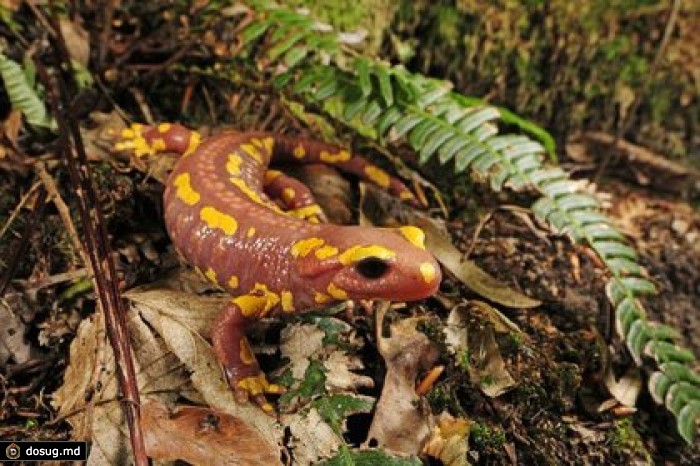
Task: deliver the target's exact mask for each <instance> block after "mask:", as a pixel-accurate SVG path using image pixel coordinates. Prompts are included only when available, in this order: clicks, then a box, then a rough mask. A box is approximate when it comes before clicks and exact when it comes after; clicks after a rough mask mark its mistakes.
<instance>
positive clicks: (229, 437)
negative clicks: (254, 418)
mask: <svg viewBox="0 0 700 466" xmlns="http://www.w3.org/2000/svg"><path fill="white" fill-rule="evenodd" d="M141 414H142V425H143V430H144V441H145V443H146V451H147V452H148V456H149V457H151V458H153V459H154V460H165V461H174V460H183V461H187V462H188V463H191V464H211V465H251V466H255V465H261V466H262V465H264V466H268V465H273V464H279V463H280V458H279V450H278V449H277V448H272V447H271V446H270V444H269V443H267V442H266V441H264V439H263V438H262V437H260V435H259V433H258V432H257V431H256V430H255V429H251V428H250V426H248V425H247V424H245V423H244V422H242V421H241V420H240V419H237V418H235V417H233V416H230V415H227V414H222V413H218V412H216V411H213V410H211V409H207V408H202V407H196V406H182V407H178V408H176V409H174V410H168V408H167V407H166V406H165V405H163V404H160V403H158V402H155V401H149V402H147V403H145V404H144V405H143V406H142V408H141Z"/></svg>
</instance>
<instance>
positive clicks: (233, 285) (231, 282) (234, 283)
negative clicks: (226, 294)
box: [228, 275, 239, 289]
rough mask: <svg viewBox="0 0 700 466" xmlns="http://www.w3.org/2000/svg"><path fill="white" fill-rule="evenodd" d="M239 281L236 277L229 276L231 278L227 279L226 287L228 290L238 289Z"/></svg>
mask: <svg viewBox="0 0 700 466" xmlns="http://www.w3.org/2000/svg"><path fill="white" fill-rule="evenodd" d="M238 285H239V281H238V276H237V275H231V278H229V279H228V286H229V288H233V289H235V288H238Z"/></svg>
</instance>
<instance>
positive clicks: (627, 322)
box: [611, 295, 644, 335]
mask: <svg viewBox="0 0 700 466" xmlns="http://www.w3.org/2000/svg"><path fill="white" fill-rule="evenodd" d="M622 296H623V297H622V299H621V300H620V304H618V305H617V306H616V307H615V321H616V324H617V331H618V333H619V334H620V335H627V333H628V332H629V330H630V327H631V326H632V324H633V323H634V322H635V321H637V320H639V319H643V318H644V311H643V310H642V308H641V307H640V305H639V302H637V300H635V299H633V298H630V297H627V296H624V295H622ZM615 298H616V299H619V298H618V297H617V296H616V297H615ZM611 301H612V299H611Z"/></svg>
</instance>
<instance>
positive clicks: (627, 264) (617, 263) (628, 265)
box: [602, 257, 644, 275]
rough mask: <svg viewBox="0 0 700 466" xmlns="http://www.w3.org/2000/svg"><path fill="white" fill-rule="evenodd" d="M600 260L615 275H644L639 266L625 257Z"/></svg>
mask: <svg viewBox="0 0 700 466" xmlns="http://www.w3.org/2000/svg"><path fill="white" fill-rule="evenodd" d="M602 259H603V261H604V262H605V265H607V266H608V268H609V269H610V270H611V271H612V272H613V273H614V274H615V275H642V273H644V271H643V269H642V266H641V265H639V264H637V263H636V262H635V261H631V260H629V259H627V258H625V257H610V258H605V257H603V258H602Z"/></svg>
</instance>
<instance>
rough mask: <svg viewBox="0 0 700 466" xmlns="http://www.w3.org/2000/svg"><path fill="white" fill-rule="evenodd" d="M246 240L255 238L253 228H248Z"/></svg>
mask: <svg viewBox="0 0 700 466" xmlns="http://www.w3.org/2000/svg"><path fill="white" fill-rule="evenodd" d="M245 235H246V236H247V237H248V238H252V237H253V236H255V227H250V228H248V231H247V232H246V234H245Z"/></svg>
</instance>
